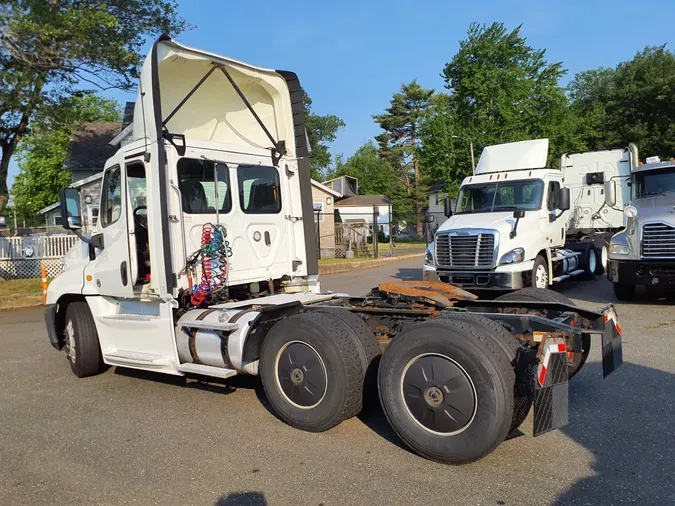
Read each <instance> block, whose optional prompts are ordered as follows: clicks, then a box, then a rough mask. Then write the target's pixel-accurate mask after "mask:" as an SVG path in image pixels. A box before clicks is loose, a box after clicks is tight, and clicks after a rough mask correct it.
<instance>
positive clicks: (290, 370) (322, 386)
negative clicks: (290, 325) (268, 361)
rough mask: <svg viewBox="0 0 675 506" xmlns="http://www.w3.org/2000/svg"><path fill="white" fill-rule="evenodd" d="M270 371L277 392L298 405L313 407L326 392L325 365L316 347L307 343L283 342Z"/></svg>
mask: <svg viewBox="0 0 675 506" xmlns="http://www.w3.org/2000/svg"><path fill="white" fill-rule="evenodd" d="M274 372H275V380H276V383H277V387H278V388H279V391H280V392H281V394H282V395H283V396H284V397H285V398H286V400H287V401H288V402H290V403H291V404H293V405H294V406H296V407H298V408H302V409H310V408H313V407H315V406H317V405H318V404H319V403H320V402H321V401H322V400H323V398H324V396H325V395H326V388H327V385H328V375H327V374H326V367H325V365H324V363H323V360H322V359H321V357H320V356H319V354H318V353H317V352H316V350H315V349H314V348H313V347H312V346H310V345H309V344H307V343H304V342H302V341H291V342H289V343H286V344H285V345H284V346H283V347H282V348H281V349H280V350H279V352H278V353H277V358H276V366H275V371H274Z"/></svg>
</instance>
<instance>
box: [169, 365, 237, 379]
mask: <svg viewBox="0 0 675 506" xmlns="http://www.w3.org/2000/svg"><path fill="white" fill-rule="evenodd" d="M178 370H179V371H181V372H187V373H192V374H201V375H203V376H215V377H217V378H230V377H232V376H236V374H237V371H235V370H234V369H225V368H222V367H212V366H210V365H202V364H190V363H186V364H180V365H179V366H178Z"/></svg>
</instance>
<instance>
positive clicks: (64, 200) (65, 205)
mask: <svg viewBox="0 0 675 506" xmlns="http://www.w3.org/2000/svg"><path fill="white" fill-rule="evenodd" d="M61 222H62V224H63V228H65V229H66V230H79V229H80V228H82V210H81V203H80V191H79V190H78V189H77V188H65V189H64V190H61Z"/></svg>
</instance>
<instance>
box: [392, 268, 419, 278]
mask: <svg viewBox="0 0 675 506" xmlns="http://www.w3.org/2000/svg"><path fill="white" fill-rule="evenodd" d="M393 277H394V278H395V279H402V280H415V279H422V268H421V267H420V268H419V269H399V270H398V272H397V273H396V274H394V276H393Z"/></svg>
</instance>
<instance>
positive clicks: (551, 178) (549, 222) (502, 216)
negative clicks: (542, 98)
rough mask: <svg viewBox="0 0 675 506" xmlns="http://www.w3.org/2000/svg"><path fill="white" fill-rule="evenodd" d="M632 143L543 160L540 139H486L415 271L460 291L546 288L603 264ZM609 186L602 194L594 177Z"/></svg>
mask: <svg viewBox="0 0 675 506" xmlns="http://www.w3.org/2000/svg"><path fill="white" fill-rule="evenodd" d="M637 156H638V154H637V148H636V147H635V145H634V144H631V145H630V146H629V147H628V148H625V149H611V150H606V151H592V152H585V153H570V154H565V155H563V156H562V157H561V159H560V168H559V169H551V168H547V167H546V162H547V158H548V139H538V140H532V141H523V142H513V143H507V144H500V145H496V146H488V147H486V148H484V149H483V153H482V155H481V158H480V160H479V162H478V166H477V167H476V170H475V173H474V174H473V175H471V176H469V177H467V178H465V179H464V181H463V182H462V185H461V187H460V191H459V196H458V198H457V205H456V209H455V210H454V212H453V210H452V209H450V208H449V200H446V212H445V214H446V216H447V217H448V220H447V221H446V222H445V223H443V225H441V227H440V228H439V229H438V231H437V232H436V234H435V238H434V242H433V243H432V245H431V246H430V248H428V249H427V253H426V259H425V265H424V279H426V280H430V281H439V280H440V281H442V282H445V283H451V284H453V285H456V286H460V287H462V288H465V289H487V290H495V289H496V290H514V289H519V288H524V287H535V288H547V287H548V286H550V285H552V284H554V283H557V282H559V281H563V280H565V279H569V278H571V277H574V276H579V275H583V276H586V277H592V276H594V275H596V274H601V273H602V272H604V270H605V268H606V266H607V258H608V248H609V240H610V238H611V237H612V235H613V234H614V233H616V232H618V231H619V230H621V229H622V228H623V214H622V211H623V206H624V205H625V204H627V203H628V201H629V200H630V189H629V187H628V180H629V178H630V173H631V168H632V167H635V166H636V165H637ZM609 181H611V182H613V183H614V184H615V185H616V186H615V188H616V192H615V195H616V201H615V202H614V203H613V205H608V204H607V203H606V202H605V196H604V183H605V182H609Z"/></svg>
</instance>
